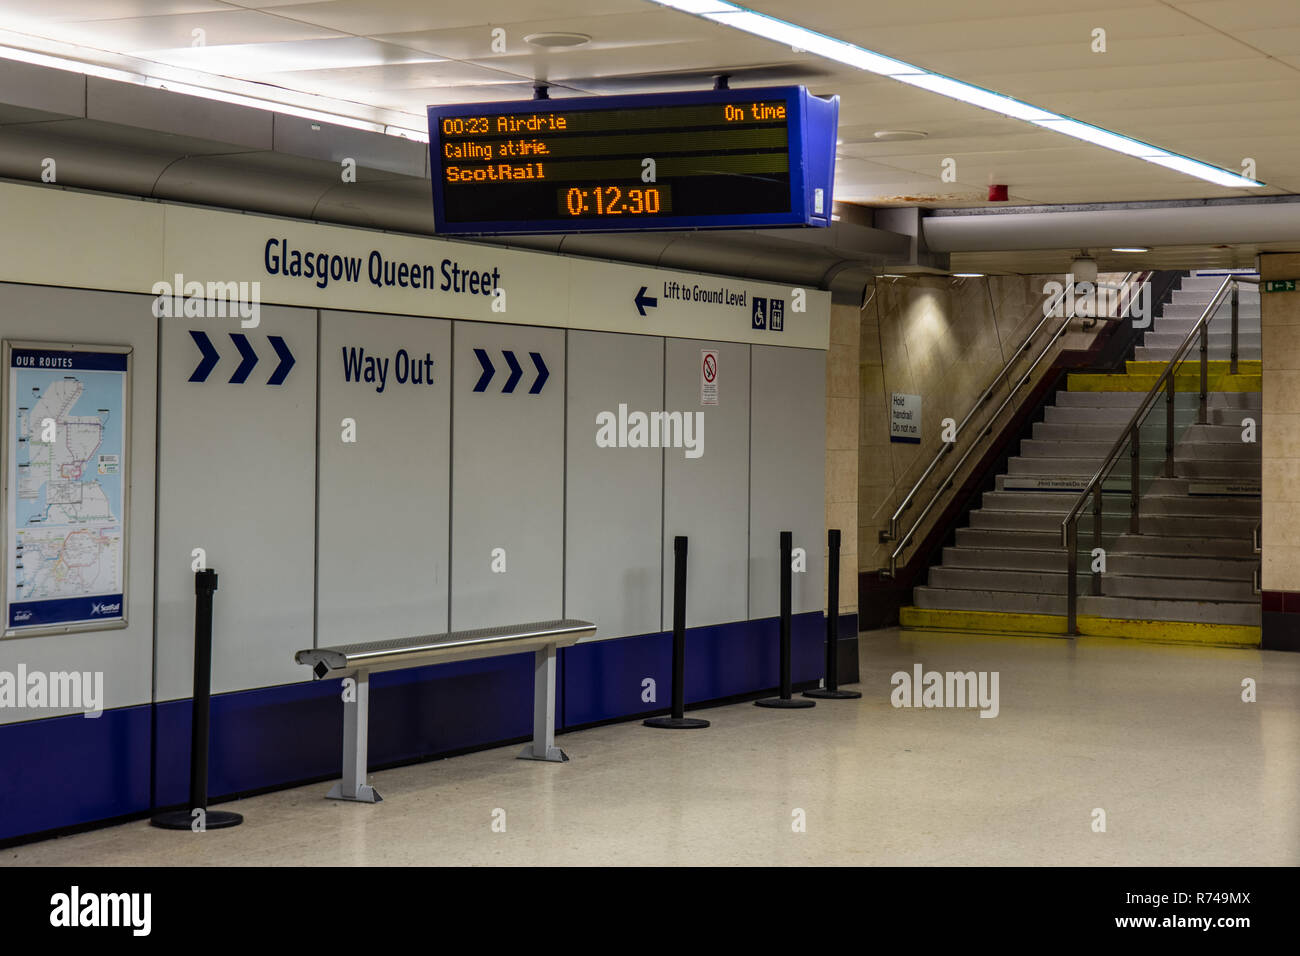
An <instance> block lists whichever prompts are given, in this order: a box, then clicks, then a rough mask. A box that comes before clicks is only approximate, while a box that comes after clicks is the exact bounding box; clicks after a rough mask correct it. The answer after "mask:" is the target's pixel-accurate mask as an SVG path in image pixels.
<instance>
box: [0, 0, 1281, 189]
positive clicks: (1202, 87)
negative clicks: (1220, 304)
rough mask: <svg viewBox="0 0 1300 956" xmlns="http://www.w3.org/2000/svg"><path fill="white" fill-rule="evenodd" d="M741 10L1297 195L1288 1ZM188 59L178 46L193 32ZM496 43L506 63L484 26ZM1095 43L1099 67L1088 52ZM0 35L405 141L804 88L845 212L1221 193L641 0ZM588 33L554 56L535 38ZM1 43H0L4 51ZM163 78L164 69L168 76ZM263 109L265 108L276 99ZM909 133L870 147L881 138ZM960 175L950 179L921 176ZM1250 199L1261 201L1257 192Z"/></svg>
mask: <svg viewBox="0 0 1300 956" xmlns="http://www.w3.org/2000/svg"><path fill="white" fill-rule="evenodd" d="M749 6H751V7H753V8H754V9H757V10H761V11H763V12H765V13H769V14H771V15H773V16H777V17H781V18H783V19H786V20H790V21H793V22H796V23H799V24H802V25H806V26H809V27H812V28H814V29H820V30H822V31H824V32H826V33H829V34H831V35H834V36H838V37H842V38H845V39H848V40H851V41H853V42H857V43H860V44H861V45H863V46H865V47H868V48H870V49H875V50H878V51H880V52H881V53H885V54H887V55H891V56H895V57H899V58H901V59H904V60H908V61H911V62H914V63H917V64H918V65H921V66H924V67H927V68H930V69H934V70H937V71H940V72H943V73H947V74H949V75H952V76H955V77H957V78H959V79H963V80H966V81H968V82H973V83H978V84H980V85H983V86H986V87H989V88H991V89H995V90H998V91H1000V92H1004V93H1008V94H1011V95H1014V96H1018V97H1020V98H1022V99H1025V100H1027V101H1029V102H1031V103H1034V104H1035V105H1038V106H1042V107H1044V108H1047V109H1052V110H1056V111H1059V112H1061V113H1064V114H1066V115H1069V116H1074V117H1076V118H1078V119H1081V120H1085V121H1087V122H1090V123H1095V124H1097V125H1100V126H1103V127H1106V128H1110V129H1114V130H1116V131H1117V132H1121V133H1125V134H1127V135H1130V136H1133V137H1135V138H1139V139H1142V140H1145V141H1148V142H1153V143H1156V144H1157V145H1160V146H1163V147H1165V148H1167V149H1171V150H1174V151H1177V152H1182V153H1186V154H1188V155H1191V156H1194V157H1196V158H1198V159H1201V160H1204V161H1208V162H1213V163H1216V164H1219V165H1223V166H1225V167H1227V168H1234V169H1235V168H1238V165H1239V163H1240V161H1241V159H1242V158H1244V157H1247V156H1249V157H1252V158H1254V159H1255V160H1256V162H1257V164H1258V165H1257V168H1258V171H1259V175H1260V176H1261V177H1262V178H1264V179H1265V180H1266V181H1267V182H1268V183H1269V184H1270V188H1269V190H1268V191H1271V192H1276V191H1291V190H1292V189H1300V131H1297V123H1296V121H1295V120H1294V117H1295V116H1296V115H1297V112H1300V2H1297V0H1256V2H1252V3H1250V4H1241V3H1239V2H1238V0H1095V2H1090V3H1089V4H1087V5H1086V6H1081V5H1080V4H1078V3H1077V0H987V2H982V3H980V4H978V5H975V4H971V3H970V2H969V0H926V2H924V3H917V4H880V3H871V4H867V3H845V2H843V0H756V2H753V3H750V4H749ZM196 27H197V28H202V29H203V30H204V31H205V39H206V43H207V46H206V47H204V48H194V47H192V46H191V43H192V39H193V36H192V31H193V30H194V29H195V28H196ZM495 27H503V28H504V29H505V31H506V48H505V52H504V53H496V52H494V51H493V50H492V47H491V43H492V30H493V28H495ZM1096 27H1101V28H1104V29H1105V30H1106V31H1107V44H1108V49H1107V52H1106V53H1093V52H1091V49H1090V43H1091V33H1092V30H1093V29H1094V28H1096ZM0 28H8V29H11V30H20V31H22V32H26V33H28V34H31V35H33V36H39V37H45V38H50V39H52V40H55V41H63V42H70V43H76V44H80V45H81V47H82V49H81V50H80V51H78V52H77V55H78V56H82V57H83V58H85V59H87V60H88V61H92V62H100V63H111V64H112V65H119V66H120V65H126V66H127V67H128V68H131V69H135V70H137V71H139V72H144V73H148V74H153V75H158V76H160V77H165V78H168V79H170V80H173V81H175V80H177V79H184V77H185V76H186V75H193V76H197V77H199V78H200V79H202V78H203V77H204V76H206V75H212V76H214V77H215V76H217V75H220V76H222V77H227V78H229V79H224V80H220V81H217V80H215V79H214V80H213V82H214V83H218V82H220V83H227V84H230V83H241V82H242V83H246V84H255V85H256V88H257V89H260V90H263V91H264V93H263V95H268V96H271V97H272V98H274V97H275V96H277V95H278V96H281V97H283V98H284V99H285V100H286V101H289V100H293V101H294V102H299V103H301V102H302V101H303V98H304V97H310V96H318V97H322V98H323V99H322V100H321V101H320V102H322V103H326V104H329V109H330V110H331V111H335V112H337V111H340V110H342V111H345V112H346V111H348V110H352V111H353V112H352V113H351V114H349V115H356V116H358V117H359V118H368V117H373V116H380V115H382V116H384V117H392V119H389V120H388V121H390V122H396V123H398V125H405V126H411V127H415V128H420V127H422V126H423V123H424V108H425V107H426V106H428V105H432V104H444V103H454V102H484V101H490V100H510V99H526V98H528V97H529V96H530V95H531V92H532V86H533V84H534V83H535V82H548V83H551V84H554V86H555V90H554V93H553V95H554V96H556V97H557V98H562V97H566V96H573V95H582V94H586V93H598V94H611V93H623V92H631V91H645V92H651V91H656V90H660V91H663V90H680V89H697V88H705V87H707V86H708V85H709V84H710V82H711V77H712V76H714V75H715V74H717V73H731V74H733V77H734V79H733V86H735V87H738V88H739V87H744V86H747V85H749V86H752V85H757V84H770V83H803V84H806V85H808V86H809V88H810V89H812V90H813V91H814V92H817V93H838V94H839V95H840V96H841V129H840V139H841V140H842V141H843V145H842V146H841V156H842V158H841V161H840V167H839V173H838V177H837V190H838V192H839V194H840V195H841V196H842V197H855V198H861V200H862V201H880V202H882V203H892V202H894V201H895V200H896V198H897V197H899V196H903V195H911V196H914V197H920V196H930V197H933V199H931V200H926V201H925V204H927V205H944V204H948V203H953V204H956V203H960V204H971V203H983V202H984V196H985V194H986V189H987V185H988V183H989V182H992V181H1002V182H1006V183H1007V185H1008V186H1009V187H1010V191H1011V195H1012V197H1013V198H1014V199H1015V200H1017V201H1024V202H1044V203H1050V202H1075V201H1079V202H1098V201H1122V200H1139V199H1156V198H1175V197H1186V198H1195V197H1203V196H1231V195H1238V194H1240V193H1241V192H1242V191H1241V190H1230V189H1222V188H1219V187H1215V186H1212V185H1209V184H1206V183H1203V182H1201V181H1199V180H1196V179H1193V178H1191V177H1188V176H1185V175H1182V174H1179V173H1176V172H1173V171H1171V170H1166V169H1162V168H1160V167H1156V166H1153V165H1151V164H1148V163H1143V162H1140V161H1137V160H1133V159H1129V158H1125V157H1122V156H1119V155H1116V154H1113V153H1109V152H1107V151H1105V150H1102V149H1100V148H1098V147H1093V146H1089V145H1088V144H1085V143H1080V142H1076V141H1073V140H1070V139H1068V138H1066V137H1062V136H1060V135H1056V134H1052V133H1049V132H1044V131H1041V130H1036V129H1034V128H1031V127H1029V126H1027V125H1026V124H1023V123H1019V122H1017V121H1014V120H1009V119H1006V118H1005V117H1001V116H998V115H996V114H993V113H989V112H986V111H983V110H980V109H977V108H975V107H972V106H969V105H966V104H963V103H958V102H955V101H952V100H948V99H945V98H943V97H941V96H938V95H935V94H931V93H928V92H926V91H923V90H918V89H915V88H912V87H909V86H906V85H904V84H901V83H898V82H896V81H892V80H889V79H886V78H882V77H877V76H874V75H872V74H867V73H863V72H860V71H857V70H854V69H851V68H848V67H845V66H842V65H840V64H837V63H832V62H829V61H826V60H823V59H821V58H818V57H815V56H813V55H810V54H807V53H803V52H799V51H795V50H791V49H790V47H788V46H785V45H783V44H779V43H774V42H770V41H767V40H763V39H760V38H757V37H753V36H750V35H748V34H744V33H741V32H738V31H735V30H731V29H729V28H726V27H723V26H720V25H718V24H714V23H711V22H708V21H705V20H702V19H700V18H697V17H692V16H689V15H686V14H682V13H679V12H677V11H672V10H666V9H664V8H662V7H659V6H657V5H655V4H652V3H649V2H646V0H602V2H600V3H598V4H597V3H592V2H591V0H479V2H475V3H464V4H452V3H448V2H445V0H302V2H298V0H278V2H268V0H228V2H220V0H48V2H42V3H39V4H34V3H33V2H32V0H0ZM546 31H562V32H575V33H583V34H587V35H589V36H591V37H592V40H591V42H590V43H589V44H587V45H585V46H582V47H578V48H574V49H571V50H551V51H546V50H540V49H538V48H536V47H533V46H530V45H528V44H526V43H525V42H524V39H523V38H524V36H526V35H528V34H530V33H535V32H546ZM4 42H9V41H7V40H6V41H4ZM176 71H183V73H178V72H176ZM277 91H278V92H277ZM898 128H901V129H918V130H923V131H925V132H926V133H927V134H928V138H927V139H926V140H923V141H920V142H917V143H881V142H878V141H876V140H875V139H874V137H873V136H872V134H873V133H874V132H875V131H876V130H878V129H898ZM950 156H951V157H952V158H954V159H956V160H957V168H958V182H956V183H943V182H941V181H940V180H939V178H938V162H939V160H941V159H944V158H947V157H950ZM1256 192H1257V193H1258V191H1256Z"/></svg>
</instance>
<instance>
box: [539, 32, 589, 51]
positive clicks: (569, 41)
mask: <svg viewBox="0 0 1300 956" xmlns="http://www.w3.org/2000/svg"><path fill="white" fill-rule="evenodd" d="M524 42H525V43H531V44H532V45H533V46H540V47H545V48H546V49H548V50H553V49H563V48H565V47H573V46H582V45H583V44H586V43H590V42H591V37H589V36H587V34H585V33H530V34H528V36H526V37H524Z"/></svg>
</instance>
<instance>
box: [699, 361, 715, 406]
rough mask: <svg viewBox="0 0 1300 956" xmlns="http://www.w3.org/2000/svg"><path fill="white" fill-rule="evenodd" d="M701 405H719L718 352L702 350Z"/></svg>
mask: <svg viewBox="0 0 1300 956" xmlns="http://www.w3.org/2000/svg"><path fill="white" fill-rule="evenodd" d="M700 404H701V405H716V404H718V352H717V350H716V349H700Z"/></svg>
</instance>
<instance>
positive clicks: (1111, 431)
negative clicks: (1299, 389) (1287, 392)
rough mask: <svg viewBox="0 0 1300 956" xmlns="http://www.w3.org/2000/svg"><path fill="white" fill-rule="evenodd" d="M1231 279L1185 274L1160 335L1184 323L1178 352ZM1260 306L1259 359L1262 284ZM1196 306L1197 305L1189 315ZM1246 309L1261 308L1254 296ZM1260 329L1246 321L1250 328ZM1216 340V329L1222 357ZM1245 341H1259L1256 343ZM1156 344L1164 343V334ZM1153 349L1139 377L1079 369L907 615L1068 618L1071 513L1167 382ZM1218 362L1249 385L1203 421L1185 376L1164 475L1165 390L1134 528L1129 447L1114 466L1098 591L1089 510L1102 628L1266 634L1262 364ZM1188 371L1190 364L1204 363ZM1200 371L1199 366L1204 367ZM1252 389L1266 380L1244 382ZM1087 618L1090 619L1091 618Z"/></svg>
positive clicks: (918, 621) (1217, 403) (1093, 612)
mask: <svg viewBox="0 0 1300 956" xmlns="http://www.w3.org/2000/svg"><path fill="white" fill-rule="evenodd" d="M1221 281H1222V278H1221V277H1219V278H1213V279H1207V280H1205V281H1204V282H1202V281H1200V280H1199V279H1197V278H1196V277H1192V278H1191V279H1190V280H1189V279H1185V280H1184V288H1185V289H1186V288H1187V286H1188V285H1189V284H1190V285H1191V288H1190V289H1187V292H1188V298H1187V299H1186V300H1183V301H1182V302H1180V301H1179V300H1178V299H1177V298H1176V299H1175V307H1176V308H1178V309H1179V311H1177V312H1175V313H1174V314H1173V316H1172V317H1169V316H1166V317H1165V318H1162V319H1158V320H1156V331H1154V332H1152V333H1148V336H1147V341H1148V342H1150V341H1151V339H1152V337H1153V336H1156V335H1168V336H1170V337H1171V338H1172V337H1173V336H1177V337H1178V342H1176V343H1174V344H1173V345H1170V346H1169V347H1168V354H1166V356H1165V358H1166V360H1167V359H1168V357H1169V355H1171V354H1172V352H1173V350H1174V348H1176V347H1177V344H1179V343H1181V341H1182V338H1183V337H1185V336H1186V334H1187V331H1188V330H1189V329H1190V328H1191V325H1192V324H1193V323H1194V322H1195V320H1196V318H1197V317H1199V315H1200V314H1201V312H1203V311H1204V307H1205V304H1206V303H1208V301H1209V298H1210V296H1211V295H1212V294H1213V291H1214V288H1217V285H1218V283H1219V282H1221ZM1211 283H1213V284H1211ZM1203 288H1208V291H1205V292H1204V293H1203V298H1202V301H1201V304H1200V307H1199V309H1198V308H1197V307H1196V304H1195V302H1194V301H1192V297H1193V296H1199V295H1201V294H1202V289H1203ZM1176 295H1177V293H1176ZM1193 310H1195V314H1192V312H1193ZM1252 310H1253V319H1252V322H1253V329H1254V332H1253V336H1254V338H1253V339H1252V340H1247V339H1246V338H1245V337H1242V338H1241V339H1239V343H1240V352H1241V355H1242V357H1243V358H1245V357H1246V356H1247V355H1250V356H1252V357H1253V358H1254V359H1255V360H1256V361H1255V362H1254V364H1255V365H1258V357H1259V345H1258V342H1259V319H1258V315H1259V312H1258V296H1257V295H1256V296H1255V297H1254V302H1253V303H1252ZM1183 311H1185V312H1187V314H1188V316H1189V317H1188V318H1186V319H1185V320H1184V319H1183V318H1182V317H1181V313H1182V312H1183ZM1241 315H1242V316H1243V317H1244V316H1246V315H1247V309H1246V307H1245V297H1243V308H1242V312H1241ZM1179 322H1185V326H1184V327H1183V328H1182V331H1181V332H1178V331H1177V330H1176V329H1175V330H1174V331H1172V332H1166V331H1165V330H1166V329H1169V328H1170V327H1171V326H1170V323H1179ZM1246 327H1247V326H1246V324H1245V322H1244V321H1243V323H1242V325H1241V328H1242V329H1245V328H1246ZM1214 341H1215V340H1214V339H1211V349H1212V351H1211V357H1212V358H1214V357H1215V353H1214V351H1213V349H1214V348H1215V347H1216V346H1215V344H1214ZM1247 341H1250V342H1252V343H1253V344H1252V345H1249V346H1248V345H1247V344H1246V343H1247ZM1143 348H1147V349H1163V348H1165V346H1164V344H1163V340H1158V341H1157V344H1153V345H1144V346H1143ZM1224 348H1225V349H1226V348H1227V346H1224ZM1248 349H1253V351H1249V352H1248ZM1147 355H1148V357H1147V358H1145V359H1144V360H1140V361H1137V362H1133V363H1130V366H1129V367H1130V372H1129V374H1128V375H1105V376H1103V375H1083V376H1078V377H1076V376H1071V380H1070V390H1068V391H1063V392H1061V393H1059V394H1058V396H1057V399H1056V402H1055V404H1054V405H1052V406H1051V407H1049V408H1047V409H1046V410H1045V416H1044V420H1043V421H1042V422H1039V423H1036V424H1035V425H1034V426H1033V433H1032V437H1030V438H1028V439H1025V440H1023V441H1022V442H1021V444H1020V448H1019V452H1020V454H1019V455H1018V456H1016V457H1013V458H1011V459H1010V460H1009V461H1008V464H1007V469H1006V472H1005V473H1004V474H1001V475H998V476H997V479H996V486H995V489H994V490H992V491H988V492H985V493H984V495H983V496H982V498H981V501H980V507H979V508H978V509H977V510H975V511H972V512H971V514H970V520H969V524H968V525H967V526H966V527H964V528H959V529H958V530H957V532H956V542H955V544H954V545H953V546H951V547H947V548H945V549H944V550H943V561H942V563H941V564H940V565H938V566H937V567H933V568H931V569H930V571H929V577H928V580H927V583H926V584H925V585H924V586H921V587H917V588H915V589H914V607H912V608H904V609H903V614H902V621H903V624H904V626H916V627H940V628H943V627H949V628H954V629H960V628H963V627H969V628H971V629H976V630H981V629H992V630H998V629H1001V630H1009V631H1016V630H1032V631H1039V632H1043V633H1063V632H1064V618H1065V613H1066V553H1065V551H1064V549H1063V548H1062V546H1061V522H1062V520H1063V519H1064V517H1065V514H1066V512H1067V511H1068V510H1069V509H1070V507H1072V506H1073V504H1074V501H1075V499H1076V498H1077V496H1078V494H1079V492H1080V491H1081V490H1082V489H1083V488H1084V487H1086V486H1087V484H1088V482H1089V481H1090V480H1091V478H1092V477H1093V475H1094V474H1095V473H1096V472H1097V470H1098V469H1099V468H1100V466H1101V463H1102V460H1103V458H1104V457H1105V455H1106V454H1107V453H1108V452H1109V451H1110V449H1111V447H1112V445H1113V443H1114V442H1115V440H1116V439H1117V438H1118V436H1119V435H1120V433H1121V432H1122V431H1123V429H1124V427H1125V426H1126V425H1127V423H1128V422H1129V420H1130V419H1131V417H1132V415H1133V413H1134V411H1135V410H1136V408H1137V406H1138V404H1139V403H1140V402H1141V401H1142V398H1143V396H1144V395H1145V393H1146V391H1147V389H1148V388H1149V387H1150V383H1151V382H1153V381H1154V377H1153V374H1152V371H1151V370H1152V369H1153V368H1159V367H1161V366H1160V365H1157V361H1158V360H1157V359H1152V358H1150V357H1149V356H1150V355H1151V353H1150V352H1148V353H1147ZM1224 358H1226V352H1225V353H1224ZM1148 363H1149V364H1148ZM1216 364H1217V365H1219V366H1220V369H1219V371H1220V373H1221V376H1222V380H1223V381H1225V382H1228V381H1230V382H1231V384H1230V385H1229V386H1227V387H1230V388H1234V389H1243V390H1237V391H1229V390H1224V391H1216V392H1212V393H1211V394H1210V396H1209V400H1208V412H1209V414H1208V419H1209V421H1208V423H1207V424H1205V425H1200V424H1197V423H1196V418H1197V404H1198V401H1197V395H1196V393H1195V391H1193V388H1192V386H1193V381H1192V380H1186V381H1185V380H1184V376H1183V375H1180V376H1179V387H1180V389H1184V390H1183V391H1181V392H1180V394H1179V395H1178V399H1177V402H1176V405H1175V422H1176V432H1175V434H1176V435H1177V436H1178V439H1177V441H1176V444H1175V453H1174V460H1175V477H1173V478H1165V477H1164V458H1165V449H1164V441H1165V410H1164V405H1163V403H1161V404H1159V405H1158V406H1157V407H1156V409H1155V410H1153V411H1152V412H1149V413H1148V416H1147V420H1146V424H1145V426H1144V428H1143V431H1142V439H1143V440H1142V445H1141V462H1140V466H1139V467H1140V469H1141V474H1142V476H1143V480H1142V488H1143V492H1142V495H1141V503H1140V510H1141V515H1142V524H1141V527H1142V533H1141V534H1138V535H1134V534H1130V533H1128V528H1129V505H1128V491H1129V482H1128V475H1129V461H1128V457H1127V455H1125V456H1124V458H1123V459H1122V460H1121V461H1120V462H1119V463H1117V464H1116V466H1115V467H1114V468H1113V470H1112V471H1111V473H1110V478H1109V479H1108V481H1107V484H1106V489H1107V493H1106V494H1105V495H1104V499H1105V506H1104V516H1103V520H1102V545H1103V547H1104V548H1105V550H1106V571H1105V573H1104V574H1103V575H1102V577H1101V594H1100V595H1093V594H1092V578H1091V574H1090V567H1091V561H1092V557H1091V553H1090V552H1091V549H1092V545H1093V539H1092V520H1093V519H1092V516H1091V511H1090V510H1089V511H1088V512H1086V513H1085V516H1084V517H1083V519H1082V520H1081V522H1080V526H1079V531H1080V533H1079V549H1080V555H1079V563H1078V567H1079V582H1078V595H1079V603H1078V613H1079V615H1080V620H1081V622H1082V620H1083V619H1084V617H1085V616H1087V617H1089V618H1095V619H1104V620H1103V623H1104V624H1105V625H1107V627H1108V628H1109V630H1107V629H1106V628H1102V629H1100V630H1097V631H1094V633H1117V634H1127V633H1130V632H1131V631H1132V628H1131V627H1130V628H1129V630H1125V627H1126V626H1128V625H1130V624H1131V623H1132V622H1188V623H1187V624H1185V625H1183V624H1178V625H1168V626H1163V625H1155V624H1150V623H1148V624H1147V625H1146V626H1147V628H1148V630H1147V631H1146V632H1144V633H1145V634H1147V635H1149V634H1151V633H1155V634H1156V635H1157V636H1158V635H1159V633H1160V632H1161V631H1162V630H1171V631H1173V632H1176V635H1177V636H1175V638H1174V639H1203V640H1211V641H1216V642H1221V643H1256V644H1257V643H1258V636H1257V635H1258V631H1257V629H1258V627H1259V624H1260V600H1259V596H1258V595H1256V594H1254V593H1253V581H1252V578H1253V573H1254V570H1255V568H1256V567H1257V566H1258V556H1257V555H1255V554H1254V552H1253V547H1252V533H1253V531H1254V528H1255V526H1256V524H1257V523H1258V521H1259V518H1260V499H1259V491H1258V486H1259V481H1260V469H1261V463H1260V444H1259V433H1258V426H1259V422H1260V418H1261V408H1262V404H1261V394H1260V392H1259V391H1258V390H1257V389H1258V373H1254V374H1252V373H1251V371H1246V374H1244V375H1241V376H1231V377H1229V376H1227V375H1226V368H1223V367H1222V366H1223V365H1224V363H1223V362H1218V363H1216ZM1187 372H1188V375H1191V374H1192V369H1191V368H1189V369H1188V370H1187ZM1076 378H1077V382H1076ZM1194 378H1195V379H1197V380H1198V378H1199V370H1198V371H1197V373H1196V375H1195V376H1194ZM1076 384H1078V385H1079V386H1080V387H1078V388H1076V387H1075V386H1076ZM1212 387H1213V386H1212ZM1252 387H1253V388H1254V389H1255V390H1245V389H1250V388H1252ZM1102 389H1104V390H1102ZM1247 417H1249V418H1252V419H1254V421H1255V423H1256V440H1255V442H1253V443H1247V442H1243V440H1242V431H1243V426H1242V419H1243V418H1247ZM1016 615H1045V616H1051V617H1053V618H1058V619H1059V620H1058V621H1056V622H1055V623H1053V622H1052V621H1050V620H1038V621H1037V622H1030V619H1028V618H1025V619H1022V620H1021V622H1020V623H1022V624H1023V623H1025V622H1030V623H1033V624H1034V626H1032V627H1020V626H1018V625H1017V623H1015V622H1011V621H1010V620H1009V619H1010V618H1012V617H1015V616H1016ZM963 621H966V622H973V623H968V624H963V623H962V622H963ZM999 622H1001V623H999ZM1205 625H1218V626H1219V628H1217V629H1216V628H1215V627H1209V628H1206V627H1205ZM1080 627H1081V630H1082V629H1083V625H1082V623H1081V625H1080ZM1195 628H1200V629H1202V630H1204V631H1206V632H1207V633H1208V635H1209V636H1192V637H1190V638H1189V637H1188V635H1189V634H1190V635H1195V631H1194V629H1195ZM1251 629H1256V630H1254V631H1252V630H1251ZM1252 633H1253V634H1254V635H1255V636H1254V638H1253V640H1252V637H1251V635H1252Z"/></svg>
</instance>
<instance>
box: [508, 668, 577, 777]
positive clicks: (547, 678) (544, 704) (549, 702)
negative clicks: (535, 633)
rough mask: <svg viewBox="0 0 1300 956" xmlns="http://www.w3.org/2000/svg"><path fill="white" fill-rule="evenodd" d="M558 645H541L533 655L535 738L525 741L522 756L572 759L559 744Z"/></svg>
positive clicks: (522, 757) (525, 758)
mask: <svg viewBox="0 0 1300 956" xmlns="http://www.w3.org/2000/svg"><path fill="white" fill-rule="evenodd" d="M555 654H556V651H555V645H554V644H547V645H546V646H545V647H542V648H539V649H538V650H537V652H536V655H535V656H534V658H533V742H532V743H531V744H524V749H523V750H522V751H520V753H519V759H520V760H549V761H552V762H554V763H560V762H562V761H565V760H568V759H569V757H568V754H566V753H565V752H564V751H563V750H561V749H560V748H559V747H557V746H555V670H556V668H555Z"/></svg>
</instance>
